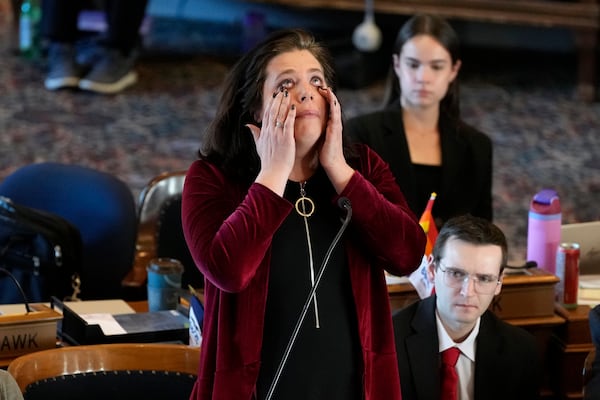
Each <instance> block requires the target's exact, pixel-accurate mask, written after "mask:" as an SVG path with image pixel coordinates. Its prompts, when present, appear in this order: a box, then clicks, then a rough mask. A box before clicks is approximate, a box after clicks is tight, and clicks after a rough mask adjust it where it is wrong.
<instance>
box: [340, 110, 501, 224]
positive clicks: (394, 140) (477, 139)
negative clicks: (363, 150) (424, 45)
mask: <svg viewBox="0 0 600 400" xmlns="http://www.w3.org/2000/svg"><path fill="white" fill-rule="evenodd" d="M439 126H440V132H441V147H442V177H441V179H442V183H441V188H440V189H439V191H438V193H437V194H438V197H437V199H436V200H435V203H434V208H433V216H434V218H435V219H436V224H437V225H438V227H441V224H442V223H443V222H445V221H447V220H448V219H449V218H451V217H453V216H456V215H460V214H465V213H470V214H472V215H475V216H477V217H481V218H485V219H487V220H490V221H491V220H492V216H493V215H492V142H491V140H490V138H489V137H488V136H486V135H485V134H483V133H481V132H479V131H478V130H476V129H474V128H472V127H470V126H468V125H467V124H465V123H464V122H462V121H460V122H458V123H456V122H452V120H451V119H450V118H448V117H443V116H442V117H440V124H439ZM344 132H345V133H346V134H347V135H349V136H350V138H351V139H352V140H353V141H358V142H361V143H365V144H367V145H368V146H369V147H371V148H372V149H373V150H375V151H376V152H377V153H378V154H379V155H380V156H381V158H383V159H384V161H386V162H387V163H388V164H390V169H391V170H392V173H393V174H394V176H395V178H396V182H398V185H399V186H400V189H401V190H402V193H403V194H404V197H405V198H406V201H407V203H408V205H409V207H410V208H411V210H412V211H413V212H414V213H415V215H417V216H420V215H421V214H422V213H423V210H424V209H425V204H419V203H418V201H417V192H416V190H417V189H416V187H417V184H416V177H415V173H414V170H413V166H412V163H411V160H410V153H409V150H408V142H407V141H406V136H405V133H404V123H403V121H402V112H401V107H400V104H399V103H398V102H396V103H394V104H392V105H390V106H389V107H388V108H386V109H385V110H382V111H377V112H374V113H371V114H366V115H362V116H359V117H355V118H352V119H350V120H348V121H346V123H345V126H344Z"/></svg>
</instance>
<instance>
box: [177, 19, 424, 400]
mask: <svg viewBox="0 0 600 400" xmlns="http://www.w3.org/2000/svg"><path fill="white" fill-rule="evenodd" d="M332 65H333V64H332V60H331V57H330V55H329V53H328V52H327V50H326V49H325V48H324V47H323V46H322V45H321V44H319V43H318V42H316V41H315V39H314V37H313V36H312V35H310V34H309V33H307V32H306V31H303V30H297V29H294V30H282V31H278V32H274V33H273V34H271V35H270V36H269V37H267V38H266V39H265V41H263V42H262V43H260V44H258V45H257V47H256V48H254V49H253V50H251V51H250V52H248V53H247V54H245V55H244V56H243V57H242V58H241V59H240V60H239V61H238V62H237V63H236V64H235V65H234V66H233V68H232V70H231V71H230V73H229V75H228V77H227V79H226V81H225V82H224V87H223V94H222V97H221V99H220V103H219V107H218V109H217V115H216V116H215V119H214V120H213V121H212V123H211V125H210V126H209V127H208V129H207V131H206V133H205V136H204V140H203V146H202V148H201V150H200V152H199V160H197V161H195V162H194V163H193V164H192V165H191V167H190V169H189V171H188V173H187V176H186V181H185V186H184V191H183V203H182V220H183V227H184V233H185V237H186V241H187V244H188V247H189V248H190V251H191V253H192V255H193V257H194V260H195V262H196V265H197V266H198V268H199V269H200V271H201V272H202V273H203V274H204V276H205V280H206V282H205V317H204V325H203V328H202V333H203V343H202V355H201V359H200V367H199V375H198V380H197V382H196V384H195V386H194V391H193V393H192V396H191V398H194V399H217V398H219V399H221V398H227V399H261V400H262V399H264V398H265V397H267V394H268V393H269V391H270V390H271V389H273V387H272V382H273V381H274V378H275V376H276V372H277V369H278V366H279V365H280V362H281V360H282V357H283V356H284V352H285V349H286V346H287V345H288V342H289V340H290V336H291V335H292V332H293V330H294V327H295V324H296V322H297V320H298V317H299V315H300V313H301V311H302V309H303V306H304V303H305V302H306V299H307V296H308V295H309V292H310V290H311V288H312V286H313V285H314V283H315V277H316V276H317V275H318V273H319V271H320V269H321V268H323V264H324V259H325V258H326V253H327V252H328V248H329V246H330V244H331V243H332V242H333V239H334V237H335V236H336V234H337V233H338V231H340V228H341V226H342V220H343V219H344V217H345V216H346V211H345V210H343V209H341V208H340V207H338V206H337V202H338V200H339V199H340V198H342V197H344V198H347V199H348V200H349V202H350V203H351V204H352V210H353V213H352V219H351V221H350V225H349V227H348V230H346V231H345V233H344V234H343V236H342V237H341V241H340V243H339V245H338V246H335V247H334V248H333V250H332V252H331V254H330V257H329V258H328V261H327V270H326V272H325V273H324V274H323V277H322V280H321V281H320V284H319V286H318V290H317V291H316V292H315V294H314V296H313V297H312V298H311V299H310V309H309V311H308V313H307V317H306V319H305V321H304V323H303V324H302V325H301V327H300V330H299V331H298V334H297V337H296V341H295V344H294V346H293V347H292V348H291V350H290V352H289V357H288V358H287V360H286V363H285V367H284V368H283V369H282V370H281V375H280V376H279V378H278V380H277V385H276V386H275V389H274V391H273V392H272V393H271V394H273V395H274V397H273V398H274V399H302V400H306V399H328V400H329V399H340V400H342V399H343V400H348V399H400V383H399V378H398V369H397V361H396V356H395V346H394V340H393V330H392V324H391V312H390V305H389V300H388V295H387V287H386V284H385V276H384V268H385V269H387V270H388V271H389V272H391V273H393V274H395V275H406V274H409V273H411V272H412V271H413V270H414V269H415V268H416V267H417V266H418V265H419V263H420V261H421V258H422V255H423V250H424V246H425V236H424V234H423V230H422V229H421V228H420V226H419V224H418V222H417V220H416V218H415V216H414V214H413V213H412V212H411V211H410V210H409V209H408V206H407V204H406V202H405V200H404V197H403V195H402V193H401V192H400V190H399V188H398V186H397V185H396V183H395V181H394V177H393V176H392V174H391V173H390V171H389V169H388V167H387V164H386V163H384V162H383V161H382V160H381V159H380V158H379V157H378V156H377V155H376V154H375V153H374V152H372V151H371V150H369V149H368V148H367V147H366V146H363V145H357V146H356V147H354V148H350V147H347V146H346V145H345V140H344V137H343V126H342V113H341V107H340V103H339V101H338V100H337V98H336V96H335V91H334V84H335V73H334V70H333V67H332Z"/></svg>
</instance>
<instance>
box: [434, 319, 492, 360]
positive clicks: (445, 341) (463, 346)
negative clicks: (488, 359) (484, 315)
mask: <svg viewBox="0 0 600 400" xmlns="http://www.w3.org/2000/svg"><path fill="white" fill-rule="evenodd" d="M435 322H436V326H437V333H438V342H439V352H440V353H441V352H442V351H444V350H447V349H449V348H451V347H458V348H459V349H460V351H461V353H462V354H463V355H465V356H466V357H467V358H468V359H469V360H471V361H473V362H474V361H475V342H476V340H477V335H478V334H479V325H480V323H481V317H479V318H477V322H475V326H474V327H473V330H472V331H471V333H469V335H468V336H467V338H466V339H465V340H463V341H462V342H461V343H455V342H454V340H452V338H451V337H450V335H448V332H446V328H444V325H443V324H442V321H441V320H440V317H439V316H438V313H437V310H436V312H435Z"/></svg>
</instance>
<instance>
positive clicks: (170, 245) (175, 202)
mask: <svg viewBox="0 0 600 400" xmlns="http://www.w3.org/2000/svg"><path fill="white" fill-rule="evenodd" d="M156 256H157V257H166V258H176V259H177V260H179V261H180V262H181V263H182V264H183V267H184V271H183V276H182V279H181V284H182V287H184V288H187V286H188V285H191V286H192V287H193V288H195V289H198V288H203V287H204V276H203V275H202V273H200V271H199V270H198V268H197V267H196V264H195V263H194V260H193V259H192V255H191V254H190V250H189V249H188V247H187V244H186V242H185V238H184V236H183V227H182V224H181V195H176V196H173V197H171V198H170V199H168V200H167V201H165V203H164V204H163V206H162V207H161V209H160V214H159V217H158V226H157V230H156Z"/></svg>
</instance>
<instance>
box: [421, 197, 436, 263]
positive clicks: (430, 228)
mask: <svg viewBox="0 0 600 400" xmlns="http://www.w3.org/2000/svg"><path fill="white" fill-rule="evenodd" d="M436 197H437V194H436V193H435V192H433V193H431V197H429V201H428V202H427V206H426V207H425V211H423V214H422V215H421V219H420V220H419V225H421V228H423V230H424V231H425V235H427V244H426V245H425V256H427V257H429V255H430V254H431V251H432V250H433V245H434V244H435V240H436V239H437V235H438V230H437V227H436V226H435V221H434V220H433V214H432V213H431V209H432V208H433V202H434V201H435V198H436Z"/></svg>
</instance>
